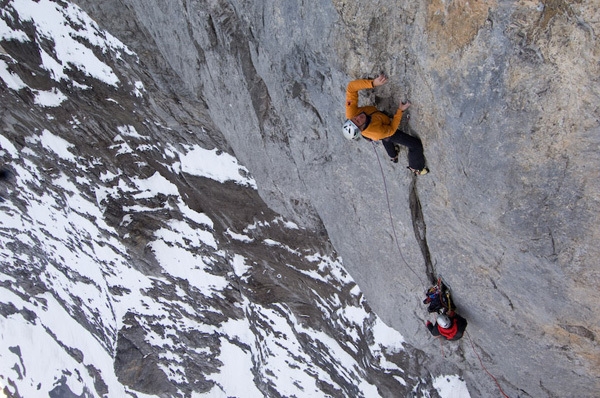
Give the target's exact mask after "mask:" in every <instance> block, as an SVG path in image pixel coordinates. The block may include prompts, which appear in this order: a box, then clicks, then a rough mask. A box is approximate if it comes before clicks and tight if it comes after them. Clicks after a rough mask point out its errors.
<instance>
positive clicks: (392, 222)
mask: <svg viewBox="0 0 600 398" xmlns="http://www.w3.org/2000/svg"><path fill="white" fill-rule="evenodd" d="M371 143H372V144H373V150H374V151H375V156H376V157H377V162H378V163H379V169H380V170H381V177H382V178H383V187H384V189H385V198H386V200H387V206H388V212H389V213H390V223H391V224H392V232H393V233H394V241H395V242H396V247H397V248H398V252H399V253H400V258H402V261H404V264H406V266H407V267H408V269H409V270H411V271H412V273H413V274H415V275H416V277H417V278H419V281H420V282H421V284H422V285H425V284H424V283H423V279H421V277H420V276H419V274H417V272H415V270H414V269H413V268H412V267H411V266H410V265H409V264H408V262H407V261H406V259H405V258H404V254H402V249H400V243H399V241H398V235H397V234H396V227H395V226H394V218H393V216H392V206H391V205H390V194H389V192H388V188H387V182H386V180H385V173H384V172H383V166H382V165H381V159H379V154H378V153H377V147H376V146H375V141H371Z"/></svg>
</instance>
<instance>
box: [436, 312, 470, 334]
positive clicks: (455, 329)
mask: <svg viewBox="0 0 600 398" xmlns="http://www.w3.org/2000/svg"><path fill="white" fill-rule="evenodd" d="M466 328H467V320H466V319H465V318H463V317H462V316H460V315H458V314H457V313H455V312H453V313H452V314H451V315H450V316H448V315H446V314H440V315H438V317H437V322H436V323H435V325H434V324H432V323H431V322H430V321H427V329H429V332H430V333H431V334H432V335H434V336H436V337H437V336H442V337H444V338H445V339H446V340H458V339H460V338H461V337H462V336H463V334H464V333H465V329H466Z"/></svg>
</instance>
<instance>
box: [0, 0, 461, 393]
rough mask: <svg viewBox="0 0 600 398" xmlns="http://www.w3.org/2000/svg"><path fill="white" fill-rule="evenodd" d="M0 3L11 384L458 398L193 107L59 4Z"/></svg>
mask: <svg viewBox="0 0 600 398" xmlns="http://www.w3.org/2000/svg"><path fill="white" fill-rule="evenodd" d="M0 13H1V14H0V15H1V18H0V39H1V41H0V45H1V46H2V53H1V54H0V97H1V100H2V109H1V110H0V115H1V127H2V129H1V131H0V156H1V159H2V160H1V161H2V164H1V167H2V169H3V170H6V171H7V172H8V178H7V179H6V180H3V181H1V182H0V184H1V186H0V195H1V196H2V197H3V199H4V201H3V202H2V203H0V242H1V244H0V340H1V344H0V384H1V385H0V389H2V390H3V392H4V393H5V394H7V395H8V396H21V397H37V396H47V395H50V396H55V397H58V396H107V397H122V396H137V397H143V396H211V397H215V396H223V397H225V396H228V397H231V396H235V397H262V396H270V397H277V396H286V397H291V396H297V397H300V396H305V397H306V396H311V397H318V396H335V397H348V396H352V397H374V396H390V397H391V396H402V395H412V394H415V395H417V396H435V395H436V394H437V392H441V393H442V395H447V394H449V391H450V390H454V391H457V390H458V391H462V393H463V394H468V393H467V392H466V389H465V386H464V383H463V382H462V381H461V380H460V378H459V377H458V376H449V377H438V376H439V375H430V374H429V373H428V372H427V371H426V370H425V369H424V368H423V366H422V364H421V363H420V362H421V361H422V358H421V354H419V352H417V351H415V350H413V349H411V348H410V346H408V345H406V344H405V343H404V341H403V340H404V339H403V338H402V336H401V335H399V334H398V333H397V332H396V331H394V330H393V329H391V328H389V327H387V326H386V325H385V324H384V323H383V322H382V321H381V320H380V319H379V318H378V317H377V316H376V315H375V314H374V313H373V312H372V311H371V310H370V308H369V307H368V304H367V303H366V302H365V300H364V298H363V296H362V294H361V291H360V288H359V287H358V286H357V285H356V284H355V283H354V281H353V280H352V278H351V277H350V276H349V275H348V274H347V273H346V272H345V270H344V268H343V265H342V260H341V259H340V258H339V257H338V256H337V255H336V253H335V251H334V250H333V248H332V247H331V245H330V244H329V242H328V240H327V238H326V237H325V236H322V235H316V234H315V233H314V232H312V231H307V230H305V229H302V228H300V227H298V226H297V225H296V224H294V223H292V222H290V221H288V220H285V219H284V218H283V217H281V216H279V215H278V214H276V213H274V212H273V211H271V210H270V209H269V208H267V207H266V206H265V204H264V203H263V202H262V200H261V199H260V198H259V196H258V194H257V192H256V183H255V181H254V180H253V178H252V176H251V175H250V173H249V172H248V170H247V169H246V168H245V167H244V166H242V165H241V164H239V163H238V161H237V160H236V158H235V157H234V156H233V154H232V153H231V150H230V149H229V148H228V146H227V145H226V143H225V141H224V139H223V138H222V137H221V136H220V134H219V133H218V132H216V131H215V130H214V129H212V128H211V123H210V120H208V119H207V118H206V117H205V115H204V114H203V113H202V109H201V108H202V107H201V104H190V103H186V102H185V101H181V100H179V99H177V98H175V95H174V94H173V93H170V92H163V91H161V90H160V88H159V87H157V86H156V85H155V84H156V83H154V82H149V81H144V79H145V78H146V76H145V74H144V66H143V65H140V64H139V62H138V58H137V56H136V54H134V53H133V52H132V51H130V50H129V49H128V48H127V47H126V46H125V45H123V44H122V43H121V42H119V41H118V40H116V39H115V38H114V37H113V36H111V35H110V34H109V33H108V32H105V31H103V30H101V29H100V28H99V27H98V25H97V24H96V23H94V21H92V20H91V19H90V18H89V17H88V16H87V15H86V14H85V13H83V12H82V11H81V10H80V9H79V8H78V7H76V6H74V5H72V4H69V3H64V2H53V1H49V0H40V1H33V0H11V1H7V2H4V5H3V8H2V10H1V11H0ZM450 373H453V372H450ZM436 377H438V378H436ZM461 396H464V395H461Z"/></svg>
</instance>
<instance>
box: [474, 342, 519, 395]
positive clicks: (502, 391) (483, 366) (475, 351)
mask: <svg viewBox="0 0 600 398" xmlns="http://www.w3.org/2000/svg"><path fill="white" fill-rule="evenodd" d="M465 334H466V335H467V337H468V338H469V342H470V343H471V348H473V352H474V353H475V355H476V356H477V359H479V363H480V364H481V367H482V368H483V370H485V373H487V374H488V375H489V376H490V377H491V378H492V380H494V383H496V386H498V390H500V393H501V394H502V397H503V398H510V397H509V396H508V395H506V393H505V392H504V390H502V387H500V383H498V380H497V379H496V378H495V377H494V375H492V374H491V373H490V372H489V371H488V370H487V368H486V367H485V365H484V364H483V361H482V360H481V357H480V356H479V354H478V353H477V350H475V344H473V340H471V336H470V335H469V333H468V332H465Z"/></svg>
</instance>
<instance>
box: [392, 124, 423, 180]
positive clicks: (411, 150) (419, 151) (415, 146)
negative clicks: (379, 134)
mask: <svg viewBox="0 0 600 398" xmlns="http://www.w3.org/2000/svg"><path fill="white" fill-rule="evenodd" d="M386 140H388V142H389V144H390V145H392V146H393V144H394V143H396V144H400V145H404V146H405V147H407V148H408V167H410V168H411V169H414V170H423V169H424V168H425V155H424V154H423V144H422V143H421V140H420V139H419V138H417V137H413V136H412V135H408V134H406V133H403V132H402V131H400V130H398V131H396V133H395V134H394V135H393V136H391V137H389V138H386ZM384 141H385V140H384ZM384 146H385V144H384ZM386 150H387V148H386ZM388 153H389V152H388Z"/></svg>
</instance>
